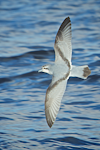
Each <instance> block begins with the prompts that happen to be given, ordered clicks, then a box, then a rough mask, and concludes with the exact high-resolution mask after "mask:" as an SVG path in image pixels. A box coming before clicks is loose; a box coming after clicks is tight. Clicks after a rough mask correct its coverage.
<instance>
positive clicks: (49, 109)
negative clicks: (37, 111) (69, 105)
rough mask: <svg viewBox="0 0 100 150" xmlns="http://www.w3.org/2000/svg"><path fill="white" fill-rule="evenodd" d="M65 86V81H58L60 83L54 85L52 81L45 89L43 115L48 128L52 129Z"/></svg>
mask: <svg viewBox="0 0 100 150" xmlns="http://www.w3.org/2000/svg"><path fill="white" fill-rule="evenodd" d="M66 84H67V80H60V82H55V83H53V81H52V82H51V84H50V86H49V88H48V89H47V92H46V98H45V115H46V120H47V123H48V125H49V127H50V128H51V127H52V125H53V123H54V121H55V119H56V116H57V113H58V111H59V108H60V104H61V99H62V97H63V94H64V92H65V89H66Z"/></svg>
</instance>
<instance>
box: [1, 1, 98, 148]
mask: <svg viewBox="0 0 100 150" xmlns="http://www.w3.org/2000/svg"><path fill="white" fill-rule="evenodd" d="M68 16H69V17H70V18H71V22H72V45H73V46H72V48H73V57H72V63H73V64H74V65H86V64H88V65H89V68H90V69H91V71H92V73H91V75H90V76H89V77H88V79H87V80H82V79H78V78H70V79H69V81H68V85H67V88H66V92H65V94H64V97H63V99H62V104H61V108H60V111H59V113H58V115H57V119H56V121H55V123H54V125H53V126H52V128H51V129H50V128H49V127H48V125H47V123H46V119H45V112H44V101H45V93H46V89H47V88H48V86H49V84H50V82H51V76H49V75H48V74H44V73H38V72H37V71H38V70H39V69H40V68H41V66H42V65H44V64H48V63H51V62H52V61H54V51H53V45H54V40H55V36H56V33H57V30H58V28H59V26H60V24H61V23H62V21H63V20H64V19H65V18H66V17H68ZM4 149H7V150H26V149H29V150H33V149H36V150H39V149H41V150H44V149H45V150H64V149H67V150H100V1H99V0H97V1H96V0H81V1H79V0H78V1H74V0H71V1H66V0H53V1H49V0H47V1H45V0H36V1H34V0H33V1H32V0H16V1H15V0H0V150H4Z"/></svg>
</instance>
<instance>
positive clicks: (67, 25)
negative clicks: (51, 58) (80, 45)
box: [54, 17, 72, 65]
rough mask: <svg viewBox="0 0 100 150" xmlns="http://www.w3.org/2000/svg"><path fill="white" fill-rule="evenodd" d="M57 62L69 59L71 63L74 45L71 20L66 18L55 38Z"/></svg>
mask: <svg viewBox="0 0 100 150" xmlns="http://www.w3.org/2000/svg"><path fill="white" fill-rule="evenodd" d="M54 49H55V62H56V61H59V60H65V59H67V60H68V61H69V62H70V65H71V56H72V46H71V21H70V18H69V17H68V18H66V19H65V20H64V21H63V23H62V24H61V26H60V28H59V30H58V33H57V35H56V38H55V44H54Z"/></svg>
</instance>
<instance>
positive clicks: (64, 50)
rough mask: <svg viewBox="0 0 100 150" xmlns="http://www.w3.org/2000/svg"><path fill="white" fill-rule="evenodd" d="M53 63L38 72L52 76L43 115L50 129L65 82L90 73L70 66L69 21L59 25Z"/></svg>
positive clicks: (78, 67)
mask: <svg viewBox="0 0 100 150" xmlns="http://www.w3.org/2000/svg"><path fill="white" fill-rule="evenodd" d="M54 50H55V63H54V64H53V65H45V66H43V67H42V69H41V70H39V71H38V72H45V73H48V74H51V75H53V77H52V82H51V84H50V85H49V87H48V89H47V91H46V97H45V115H46V120H47V123H48V126H49V127H50V128H51V127H52V125H53V123H54V121H55V119H56V116H57V113H58V111H59V108H60V104H61V99H62V97H63V95H64V92H65V89H66V84H67V80H68V79H69V77H70V76H74V77H79V78H82V79H86V78H87V77H88V76H89V75H90V73H91V71H90V70H89V68H88V66H87V65H85V66H73V65H72V64H71V57H72V45H71V21H70V18H69V17H68V18H66V19H65V20H64V21H63V23H62V24H61V26H60V28H59V30H58V33H57V35H56V38H55V43H54Z"/></svg>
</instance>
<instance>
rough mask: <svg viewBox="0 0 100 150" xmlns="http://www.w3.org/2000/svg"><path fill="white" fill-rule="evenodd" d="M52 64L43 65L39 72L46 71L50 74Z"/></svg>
mask: <svg viewBox="0 0 100 150" xmlns="http://www.w3.org/2000/svg"><path fill="white" fill-rule="evenodd" d="M50 66H51V65H44V66H42V68H41V69H40V70H39V71H38V72H45V73H48V74H52V71H51V67H50Z"/></svg>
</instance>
